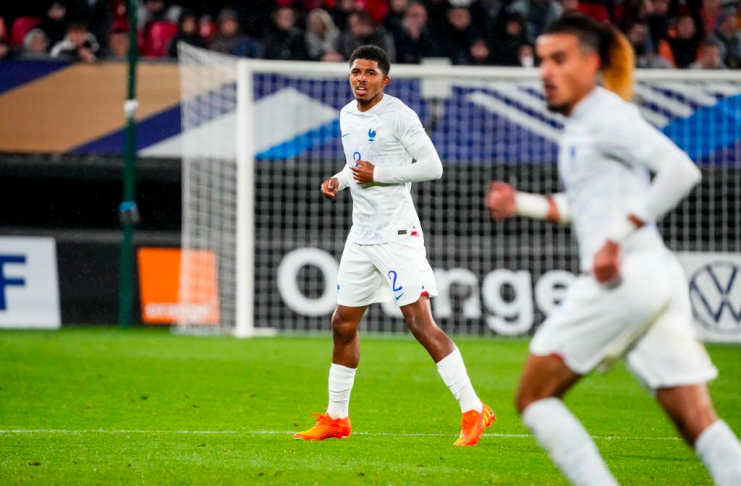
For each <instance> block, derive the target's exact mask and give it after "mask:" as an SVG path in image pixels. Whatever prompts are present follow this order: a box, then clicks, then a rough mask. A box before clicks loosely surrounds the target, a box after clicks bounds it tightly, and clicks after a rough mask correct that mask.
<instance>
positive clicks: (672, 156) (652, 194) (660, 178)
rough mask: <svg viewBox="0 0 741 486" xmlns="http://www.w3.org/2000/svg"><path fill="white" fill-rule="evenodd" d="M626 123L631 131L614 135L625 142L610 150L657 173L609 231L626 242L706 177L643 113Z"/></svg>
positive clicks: (672, 206) (613, 154)
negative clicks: (637, 199)
mask: <svg viewBox="0 0 741 486" xmlns="http://www.w3.org/2000/svg"><path fill="white" fill-rule="evenodd" d="M624 126H625V127H626V131H627V132H628V133H625V134H624V135H623V136H621V137H614V136H613V137H611V141H613V143H615V141H616V140H619V141H622V143H620V145H617V146H615V145H613V146H612V147H611V146H610V144H609V143H608V144H606V146H607V147H608V154H609V155H612V156H614V157H616V158H618V160H624V161H626V162H627V163H631V164H637V165H640V166H643V167H645V168H647V169H648V170H650V171H651V172H652V173H654V174H655V177H654V179H653V181H652V182H651V186H650V188H649V189H648V192H647V193H646V195H645V196H644V197H643V198H641V200H640V201H638V202H637V203H636V205H635V206H634V207H633V208H632V210H631V211H630V213H628V214H627V215H626V217H625V219H624V220H623V221H621V222H620V223H619V224H617V225H616V226H615V228H613V230H612V231H611V232H610V233H609V236H608V239H609V240H610V241H613V242H615V243H617V244H622V243H623V242H624V241H625V240H626V239H628V238H629V237H630V235H632V234H633V233H634V232H635V231H636V230H638V229H639V228H641V227H642V226H643V225H645V224H647V223H654V222H656V221H658V220H660V219H661V218H662V217H663V216H664V215H665V214H666V213H668V212H669V211H671V210H672V209H674V208H675V207H677V205H678V204H679V203H680V202H682V200H683V199H684V198H686V197H687V195H689V193H690V192H691V191H692V189H693V188H694V187H695V186H696V185H697V184H699V183H700V180H701V179H702V173H701V172H700V170H699V169H698V168H697V166H696V165H695V164H694V163H693V162H692V160H691V159H690V158H689V156H687V154H686V153H684V152H683V151H682V150H681V149H680V148H679V147H677V146H676V145H675V144H674V142H672V141H671V140H670V139H669V138H668V137H667V136H666V135H664V134H663V133H662V132H660V131H659V130H658V129H656V128H655V127H653V126H651V125H650V124H649V123H648V122H646V121H645V120H644V119H643V118H642V117H640V116H638V115H637V116H636V119H633V120H631V121H630V123H626V124H624Z"/></svg>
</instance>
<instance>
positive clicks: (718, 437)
mask: <svg viewBox="0 0 741 486" xmlns="http://www.w3.org/2000/svg"><path fill="white" fill-rule="evenodd" d="M695 452H696V453H697V455H698V456H700V459H702V462H703V463H705V467H706V468H707V469H708V472H709V473H710V476H712V478H713V482H714V483H715V484H716V485H717V486H734V485H736V486H737V485H739V484H741V443H739V441H738V438H737V437H736V436H735V435H734V434H733V431H732V430H731V428H730V427H728V424H727V423H725V422H724V421H722V420H716V421H715V422H714V423H713V425H711V426H710V427H708V428H707V429H705V430H703V431H702V433H701V434H700V437H698V438H697V440H696V441H695Z"/></svg>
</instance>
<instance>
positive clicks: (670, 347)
mask: <svg viewBox="0 0 741 486" xmlns="http://www.w3.org/2000/svg"><path fill="white" fill-rule="evenodd" d="M621 264H622V268H621V283H620V284H619V285H617V286H614V287H612V288H610V287H608V286H604V285H600V284H599V283H598V282H597V281H596V280H595V279H594V277H593V276H591V275H582V276H580V277H579V278H577V279H576V280H575V281H574V283H573V284H572V286H571V287H570V288H569V290H568V292H567V294H566V297H565V299H564V301H563V303H562V305H561V306H559V308H558V309H557V310H556V311H554V313H553V314H551V315H550V316H549V317H548V319H546V321H545V322H544V323H543V325H542V327H541V328H540V329H539V330H538V331H537V332H536V333H535V337H534V338H533V340H532V342H531V343H530V352H531V353H532V354H535V355H538V356H546V355H552V354H555V355H558V356H560V357H561V358H562V359H563V360H564V362H565V363H566V365H567V366H568V367H569V368H570V369H571V370H572V371H574V372H576V373H579V374H587V373H589V372H590V371H592V370H593V369H597V370H599V371H605V370H607V369H609V368H610V366H611V365H612V364H613V363H614V362H615V361H616V360H617V359H619V358H620V357H621V356H625V357H626V361H627V363H628V366H629V368H630V369H631V371H632V372H633V373H634V374H635V375H636V376H637V377H638V378H639V379H640V380H641V381H642V382H643V383H644V385H645V386H647V387H648V388H650V389H658V388H667V387H672V386H681V385H693V384H697V383H705V382H707V381H709V380H712V379H713V378H715V377H716V376H717V375H718V371H717V370H716V369H715V367H714V366H713V364H712V362H711V361H710V358H709V356H708V354H707V352H706V351H705V347H704V346H703V345H702V343H700V342H699V341H698V339H697V337H696V336H695V331H694V328H693V327H692V308H691V304H690V300H689V295H688V288H687V279H686V278H685V276H684V272H683V270H682V267H681V265H680V264H679V261H678V260H677V259H676V257H675V256H674V255H673V254H672V253H670V252H669V251H668V250H663V249H662V250H651V251H644V252H635V253H631V254H630V255H626V257H625V258H623V260H622V262H621Z"/></svg>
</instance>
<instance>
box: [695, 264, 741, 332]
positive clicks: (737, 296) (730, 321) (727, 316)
mask: <svg viewBox="0 0 741 486" xmlns="http://www.w3.org/2000/svg"><path fill="white" fill-rule="evenodd" d="M740 274H741V267H739V266H738V265H736V264H735V263H731V262H727V261H725V262H724V261H716V262H712V263H709V264H707V265H703V266H702V267H700V268H699V269H698V270H697V271H696V272H695V274H694V275H692V277H691V278H690V301H691V302H692V311H693V313H694V314H695V317H696V318H697V320H698V321H699V322H700V324H701V325H702V326H704V327H706V328H708V329H710V330H712V331H715V332H720V333H724V334H741V275H740Z"/></svg>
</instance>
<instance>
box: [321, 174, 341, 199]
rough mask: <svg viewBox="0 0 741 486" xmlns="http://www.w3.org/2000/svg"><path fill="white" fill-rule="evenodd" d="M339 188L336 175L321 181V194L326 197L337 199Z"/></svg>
mask: <svg viewBox="0 0 741 486" xmlns="http://www.w3.org/2000/svg"><path fill="white" fill-rule="evenodd" d="M339 190H340V181H338V180H337V178H336V177H332V178H331V179H327V180H326V181H324V182H322V195H323V196H324V197H326V198H327V199H329V200H331V201H334V200H335V199H337V193H338V192H339Z"/></svg>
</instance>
